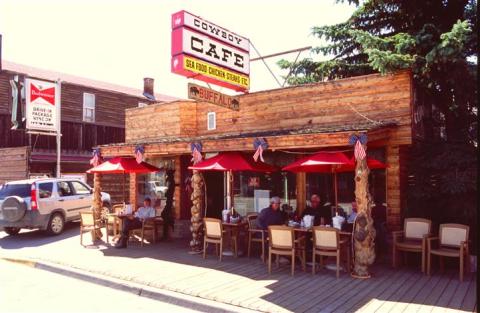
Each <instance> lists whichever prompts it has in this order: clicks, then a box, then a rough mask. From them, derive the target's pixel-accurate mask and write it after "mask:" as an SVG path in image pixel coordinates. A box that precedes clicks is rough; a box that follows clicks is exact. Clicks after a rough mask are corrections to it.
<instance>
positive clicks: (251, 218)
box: [247, 213, 267, 262]
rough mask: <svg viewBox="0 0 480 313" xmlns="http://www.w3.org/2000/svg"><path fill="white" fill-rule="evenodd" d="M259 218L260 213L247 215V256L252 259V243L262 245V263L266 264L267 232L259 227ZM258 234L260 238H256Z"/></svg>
mask: <svg viewBox="0 0 480 313" xmlns="http://www.w3.org/2000/svg"><path fill="white" fill-rule="evenodd" d="M257 218H258V213H250V214H248V215H247V222H248V249H247V251H248V252H247V255H248V257H250V251H251V248H252V243H260V244H261V245H262V254H261V258H262V261H263V262H265V245H266V243H267V232H266V231H265V230H263V229H259V228H258V227H257V224H256V222H257ZM256 234H260V237H259V238H258V237H256V236H255V235H256Z"/></svg>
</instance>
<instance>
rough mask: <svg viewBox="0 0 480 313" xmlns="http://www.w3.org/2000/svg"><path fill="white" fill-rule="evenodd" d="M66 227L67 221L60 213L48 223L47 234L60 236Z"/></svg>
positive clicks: (54, 215) (55, 214)
mask: <svg viewBox="0 0 480 313" xmlns="http://www.w3.org/2000/svg"><path fill="white" fill-rule="evenodd" d="M64 227H65V219H64V218H63V215H62V214H60V213H54V214H53V215H52V216H51V217H50V220H49V221H48V226H47V232H48V233H49V234H50V235H54V236H56V235H60V234H61V233H62V231H63V228H64Z"/></svg>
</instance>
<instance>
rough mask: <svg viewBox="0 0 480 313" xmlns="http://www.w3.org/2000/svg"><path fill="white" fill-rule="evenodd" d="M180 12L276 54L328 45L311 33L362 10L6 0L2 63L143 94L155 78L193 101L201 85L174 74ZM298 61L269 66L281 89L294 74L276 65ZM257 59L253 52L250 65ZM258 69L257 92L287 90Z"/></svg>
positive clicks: (1, 5)
mask: <svg viewBox="0 0 480 313" xmlns="http://www.w3.org/2000/svg"><path fill="white" fill-rule="evenodd" d="M180 10H186V11H189V12H191V13H192V14H195V15H197V16H200V17H202V18H203V19H205V20H207V21H210V22H212V23H215V24H217V25H219V26H221V27H224V28H226V29H228V30H230V31H233V32H235V33H237V34H239V35H242V36H244V37H246V38H248V39H250V41H251V42H252V44H253V45H254V46H255V47H256V48H257V49H258V50H259V52H260V53H261V54H262V55H268V54H272V53H277V52H282V51H287V50H291V49H297V48H302V47H306V46H313V47H315V46H318V45H321V44H322V43H324V42H322V41H320V40H319V39H318V38H316V37H314V36H313V35H311V28H312V27H313V26H322V25H331V24H336V23H339V22H343V21H345V20H346V19H348V17H350V16H351V14H352V12H353V10H354V8H353V7H352V6H349V5H347V4H341V3H335V1H334V0H319V1H313V0H311V1H309V0H290V1H282V0H277V1H271V0H263V1H259V0H255V1H251V0H242V1H227V0H223V1H213V0H202V1H181V0H175V1H173V0H171V1H167V0H164V1H161V0H157V1H153V0H135V1H134V0H131V1H126V0H125V1H122V0H116V1H114V0H103V1H100V0H97V1H93V0H82V1H74V0H71V1H68V0H63V1H59V0H57V1H53V0H45V1H39V0H36V1H35V0H30V1H22V0H2V1H0V33H1V34H2V35H3V40H2V48H3V51H2V57H3V59H4V60H8V61H12V62H16V63H21V64H25V65H29V66H34V67H39V68H43V69H48V70H53V71H59V72H63V73H68V74H72V75H77V76H82V77H87V78H90V79H95V80H101V81H107V82H110V83H115V84H119V85H124V86H128V87H133V88H138V89H141V88H143V78H144V77H152V78H154V79H155V92H158V93H163V94H167V95H170V96H174V97H179V98H187V83H188V82H195V81H193V80H191V79H188V78H186V77H183V76H180V75H176V74H173V73H171V71H170V60H171V50H170V49H171V15H172V14H173V13H175V12H178V11H180ZM296 56H297V54H296V53H294V54H288V55H284V56H281V57H276V58H271V59H267V60H266V61H267V64H268V65H269V66H270V68H271V69H272V70H273V72H274V73H275V74H276V76H277V78H278V79H279V80H280V82H281V83H283V80H282V78H281V75H286V74H287V73H286V72H284V71H281V70H280V69H279V68H278V66H277V65H276V62H277V61H278V60H280V59H281V58H284V59H287V60H290V61H293V60H295V57H296ZM255 57H257V54H256V53H255V52H254V50H253V49H250V58H255ZM304 57H313V58H319V56H317V55H315V54H311V53H310V51H304V52H302V53H301V55H300V59H301V58H304ZM250 68H251V69H250V80H251V88H250V91H251V92H253V91H260V90H268V89H273V88H279V85H278V84H277V82H276V81H275V79H274V78H273V77H272V75H271V74H270V72H269V71H268V69H267V67H266V66H265V65H264V64H263V62H262V61H254V62H251V64H250ZM196 82H197V83H199V84H201V85H205V84H204V83H201V82H198V81H196ZM211 86H212V87H213V88H214V89H216V90H218V91H221V92H225V93H228V94H232V92H231V91H229V90H227V89H226V88H221V87H215V86H214V85H211ZM233 94H234V93H233Z"/></svg>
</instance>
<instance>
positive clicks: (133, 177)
mask: <svg viewBox="0 0 480 313" xmlns="http://www.w3.org/2000/svg"><path fill="white" fill-rule="evenodd" d="M137 188H138V176H137V174H135V173H131V174H130V189H129V190H130V199H129V202H130V204H131V205H132V209H133V210H137V202H138V193H137Z"/></svg>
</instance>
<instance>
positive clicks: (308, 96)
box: [100, 71, 416, 236]
mask: <svg viewBox="0 0 480 313" xmlns="http://www.w3.org/2000/svg"><path fill="white" fill-rule="evenodd" d="M414 97H415V93H414V88H413V85H412V77H411V73H410V72H409V71H401V72H397V73H395V74H392V75H380V74H373V75H367V76H359V77H354V78H346V79H340V80H335V81H327V82H321V83H314V84H308V85H301V86H293V87H287V88H281V89H275V90H267V91H260V92H253V93H250V94H245V95H241V96H239V97H238V98H239V110H238V111H237V110H230V109H228V108H226V107H222V106H218V105H214V104H211V103H207V102H202V101H174V102H170V103H165V104H154V105H150V106H148V107H143V108H129V109H127V110H126V113H125V114H126V119H125V142H124V143H115V144H110V145H101V146H100V148H101V153H102V156H104V157H110V156H133V153H134V149H135V147H136V146H137V145H142V146H143V147H144V151H145V154H144V156H145V158H146V161H147V162H150V163H152V164H154V165H157V166H162V167H164V168H170V169H172V170H175V172H174V173H175V174H174V176H175V193H174V201H175V202H174V207H175V217H176V221H177V223H176V225H178V226H180V227H177V226H176V230H175V234H174V235H177V236H180V235H188V234H189V230H188V229H189V224H190V217H191V211H190V210H191V206H192V203H191V201H190V194H191V192H192V190H191V188H190V183H189V178H190V177H191V175H192V171H190V170H188V166H189V165H191V146H190V145H191V143H192V142H201V144H202V153H203V154H204V156H205V157H209V156H211V155H214V154H215V153H218V152H221V151H241V152H244V153H246V154H248V155H249V157H251V156H252V155H253V153H254V147H253V141H254V140H255V138H264V139H265V140H266V141H267V143H268V150H267V151H266V152H265V153H264V158H265V162H267V163H270V164H272V165H276V166H278V167H282V166H285V165H287V164H289V163H291V162H293V161H295V160H296V159H298V158H299V157H303V156H305V155H307V154H309V153H313V152H317V151H321V150H341V151H346V152H347V153H352V151H353V147H352V146H350V145H349V144H348V142H349V137H350V136H351V135H352V134H360V133H364V134H367V136H368V143H367V149H368V150H367V154H368V155H369V156H372V157H374V158H376V159H378V160H380V161H383V162H386V163H387V164H388V168H387V169H382V170H372V171H371V174H370V187H371V194H372V196H373V197H374V198H375V199H377V200H380V201H382V202H383V203H385V204H386V206H387V208H388V209H387V223H388V226H389V228H390V229H398V228H399V227H400V225H401V218H402V211H403V210H404V208H405V187H406V183H407V177H406V176H407V175H406V166H407V162H408V154H409V147H410V146H411V144H412V140H413V137H414V136H416V134H415V133H414V131H412V116H413V112H415V111H413V106H414ZM155 175H161V173H160V174H159V173H156V174H148V175H135V174H133V175H131V176H130V199H131V202H132V204H134V205H139V204H141V202H142V200H143V197H144V196H145V194H146V193H148V188H146V187H145V186H146V184H148V182H150V181H152V180H153V181H155V180H158V178H156V177H155ZM203 175H204V177H205V181H206V185H207V191H206V194H207V197H206V198H207V213H206V215H207V216H217V217H219V216H220V214H221V213H220V212H221V210H222V209H223V207H224V205H225V197H226V195H225V185H226V182H225V178H224V174H223V173H221V172H204V173H203ZM353 177H354V174H353V173H342V174H339V176H338V188H339V189H338V192H339V194H338V198H339V204H340V206H342V207H343V208H344V209H345V210H346V211H347V212H348V211H349V210H350V208H351V206H350V205H351V202H352V201H353V200H354V189H355V185H354V181H353ZM233 191H234V203H235V209H236V210H237V211H238V212H239V213H240V214H242V215H243V214H245V213H246V212H249V211H254V210H257V209H261V208H262V205H263V203H261V201H262V198H261V197H262V196H263V201H265V199H266V198H267V197H268V196H273V195H277V196H280V197H281V198H282V203H287V204H289V205H290V206H292V207H293V209H297V210H299V211H302V210H303V209H304V208H305V206H306V203H307V201H308V199H309V197H310V196H311V194H313V193H317V194H319V195H320V196H321V198H322V200H323V201H324V202H331V203H332V202H333V184H332V175H331V174H317V173H307V174H305V173H298V174H294V173H283V172H277V173H272V174H258V173H247V172H238V173H235V174H234V187H233Z"/></svg>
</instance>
